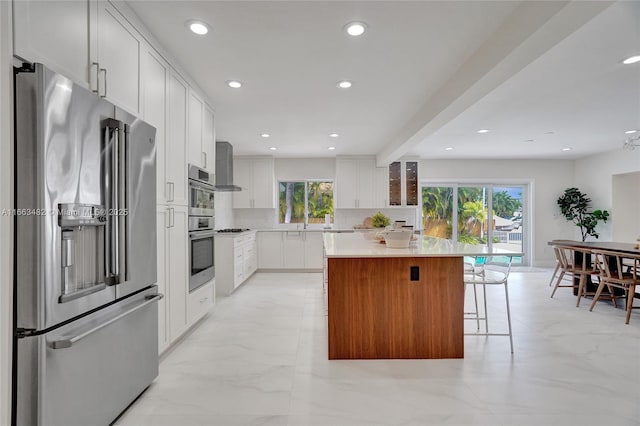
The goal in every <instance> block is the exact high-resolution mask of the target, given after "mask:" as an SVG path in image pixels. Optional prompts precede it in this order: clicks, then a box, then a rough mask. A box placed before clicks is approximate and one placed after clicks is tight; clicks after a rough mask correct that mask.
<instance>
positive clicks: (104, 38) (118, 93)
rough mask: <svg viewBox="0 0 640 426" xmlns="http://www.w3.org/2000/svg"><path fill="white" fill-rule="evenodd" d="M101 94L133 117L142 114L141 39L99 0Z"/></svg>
mask: <svg viewBox="0 0 640 426" xmlns="http://www.w3.org/2000/svg"><path fill="white" fill-rule="evenodd" d="M97 6H98V46H97V49H98V50H97V52H96V54H91V63H92V64H93V63H97V64H98V65H97V67H98V88H97V90H98V94H99V95H100V96H103V97H105V98H106V99H108V100H110V101H111V102H113V103H114V104H116V105H118V106H121V107H122V108H124V109H126V110H128V111H129V112H131V113H133V114H136V115H137V114H138V113H139V112H140V51H141V43H142V41H141V37H140V35H139V34H138V33H137V32H136V30H135V29H134V28H133V27H132V26H131V25H129V23H128V22H127V21H126V20H125V19H124V17H123V16H122V15H121V14H120V13H119V12H118V11H117V10H116V9H115V8H114V7H113V6H112V5H111V4H110V3H109V2H107V1H98V2H97Z"/></svg>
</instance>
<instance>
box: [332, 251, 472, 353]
mask: <svg viewBox="0 0 640 426" xmlns="http://www.w3.org/2000/svg"><path fill="white" fill-rule="evenodd" d="M416 273H417V274H416ZM328 317H329V318H328V329H329V335H328V338H329V339H328V340H329V359H421V358H463V357H464V282H463V258H462V257H461V256H455V257H389V258H380V257H376V258H371V257H369V258H367V257H363V258H329V259H328Z"/></svg>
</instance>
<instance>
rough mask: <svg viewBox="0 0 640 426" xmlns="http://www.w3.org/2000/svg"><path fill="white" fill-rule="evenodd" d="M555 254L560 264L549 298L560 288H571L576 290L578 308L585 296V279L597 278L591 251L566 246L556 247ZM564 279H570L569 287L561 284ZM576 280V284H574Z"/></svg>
mask: <svg viewBox="0 0 640 426" xmlns="http://www.w3.org/2000/svg"><path fill="white" fill-rule="evenodd" d="M557 248H558V250H557V253H558V255H559V257H558V261H559V262H560V275H559V276H558V279H557V281H556V285H555V286H554V287H553V291H552V292H551V297H553V295H554V294H556V290H557V289H558V288H560V287H571V288H574V289H576V288H577V293H578V300H577V301H576V307H579V306H580V299H581V298H582V297H583V296H586V295H587V291H586V287H587V286H586V282H587V277H598V276H599V275H600V271H599V270H598V269H597V268H596V267H595V266H594V265H593V263H592V262H591V250H590V249H588V248H584V247H575V246H568V245H558V246H557ZM564 278H571V284H570V285H563V284H561V282H562V280H563V279H564ZM576 280H578V284H576Z"/></svg>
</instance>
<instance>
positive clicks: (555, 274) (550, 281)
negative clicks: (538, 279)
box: [549, 246, 562, 287]
mask: <svg viewBox="0 0 640 426" xmlns="http://www.w3.org/2000/svg"><path fill="white" fill-rule="evenodd" d="M553 253H554V254H555V256H556V267H555V269H554V270H553V274H551V279H550V280H549V287H551V285H552V284H553V281H554V280H555V278H556V276H557V275H558V271H560V266H561V265H562V263H561V262H560V248H559V247H558V246H553Z"/></svg>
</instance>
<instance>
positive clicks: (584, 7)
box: [376, 1, 614, 167]
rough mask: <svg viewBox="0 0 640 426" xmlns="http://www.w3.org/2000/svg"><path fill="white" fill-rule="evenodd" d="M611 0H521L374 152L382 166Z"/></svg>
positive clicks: (407, 151)
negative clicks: (376, 152)
mask: <svg viewBox="0 0 640 426" xmlns="http://www.w3.org/2000/svg"><path fill="white" fill-rule="evenodd" d="M613 3H614V2H613V1H595V2H591V1H589V2H583V1H548V2H547V1H544V2H538V1H526V2H523V3H522V4H521V5H520V6H518V8H517V9H516V10H515V11H514V12H513V13H512V14H511V15H510V16H509V18H507V19H506V20H505V22H504V23H503V24H502V26H500V28H498V29H497V30H496V31H495V32H494V33H493V34H492V35H491V36H490V37H489V38H488V39H487V40H486V41H485V42H484V43H483V44H482V45H481V46H480V48H479V49H478V50H477V51H476V52H475V53H474V54H473V55H471V56H470V57H469V59H468V60H467V61H466V62H465V63H464V64H463V65H462V66H461V67H460V68H459V69H458V71H456V72H455V73H454V74H453V75H452V76H451V78H449V80H447V81H446V82H445V83H444V84H443V85H442V86H441V87H440V88H439V89H438V90H437V91H436V92H435V93H434V94H433V96H431V97H430V98H429V99H428V100H427V102H426V103H424V104H423V105H422V106H421V107H420V109H419V110H418V112H417V113H416V114H415V115H414V116H413V117H412V118H411V119H410V120H409V121H408V122H407V123H406V124H405V125H404V126H403V127H402V129H401V130H400V131H399V132H398V134H397V135H396V136H395V137H394V138H393V140H392V141H391V142H390V143H388V144H387V145H386V146H385V147H384V148H383V149H382V150H381V151H380V152H378V154H377V155H376V163H377V165H378V166H380V167H382V166H385V165H387V164H389V163H391V162H393V161H396V160H398V159H399V158H400V157H402V156H404V155H406V154H407V153H410V152H411V150H412V149H413V148H414V147H415V146H417V145H418V144H420V143H422V142H423V141H424V140H425V139H426V138H427V137H428V136H430V135H432V134H433V133H434V132H436V131H437V130H438V129H440V128H441V127H443V126H444V125H445V124H447V123H448V122H449V121H451V120H452V119H454V118H455V117H457V116H458V115H460V114H461V113H463V112H464V111H465V110H466V109H467V108H469V107H470V106H472V105H474V104H475V103H476V102H478V101H479V100H481V99H482V98H483V97H484V96H486V95H487V94H488V93H490V92H491V91H492V90H494V89H495V88H497V87H498V86H500V85H501V84H502V83H504V82H506V81H507V80H508V79H510V78H511V77H512V76H514V75H515V74H516V73H518V72H519V71H520V70H522V69H523V68H524V67H526V66H527V65H529V64H530V63H531V62H533V61H534V60H535V59H537V58H539V57H540V56H542V55H543V54H544V53H545V52H547V51H548V50H549V49H551V48H552V47H553V46H555V45H556V44H558V43H559V42H560V41H562V40H564V39H565V38H566V37H567V36H569V35H570V34H572V33H573V32H575V31H576V30H577V29H579V28H580V27H582V26H583V25H584V24H585V23H587V22H588V21H590V20H591V19H592V18H594V17H595V16H597V15H598V14H600V13H601V12H602V11H603V10H605V9H606V8H607V7H609V6H611V5H612V4H613Z"/></svg>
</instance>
